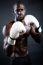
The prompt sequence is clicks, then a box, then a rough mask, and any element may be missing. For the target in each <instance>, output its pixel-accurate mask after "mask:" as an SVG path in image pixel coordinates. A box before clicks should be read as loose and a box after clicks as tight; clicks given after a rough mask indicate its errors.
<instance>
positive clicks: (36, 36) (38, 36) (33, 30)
mask: <svg viewBox="0 0 43 65" xmlns="http://www.w3.org/2000/svg"><path fill="white" fill-rule="evenodd" d="M39 29H40V31H39ZM30 34H31V36H32V38H33V39H34V40H35V41H36V42H37V43H40V42H41V28H40V27H39V28H35V27H34V26H31V30H30Z"/></svg>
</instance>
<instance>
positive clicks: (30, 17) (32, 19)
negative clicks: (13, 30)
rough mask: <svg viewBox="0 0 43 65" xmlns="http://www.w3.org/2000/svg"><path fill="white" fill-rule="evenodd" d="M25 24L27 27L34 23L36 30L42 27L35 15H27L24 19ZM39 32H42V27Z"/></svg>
mask: <svg viewBox="0 0 43 65" xmlns="http://www.w3.org/2000/svg"><path fill="white" fill-rule="evenodd" d="M24 22H25V24H26V25H30V23H34V26H35V27H36V28H39V26H40V25H39V22H38V20H37V19H36V17H34V16H33V15H26V16H25V18H24ZM38 31H39V32H42V29H41V27H40V28H39V30H38Z"/></svg>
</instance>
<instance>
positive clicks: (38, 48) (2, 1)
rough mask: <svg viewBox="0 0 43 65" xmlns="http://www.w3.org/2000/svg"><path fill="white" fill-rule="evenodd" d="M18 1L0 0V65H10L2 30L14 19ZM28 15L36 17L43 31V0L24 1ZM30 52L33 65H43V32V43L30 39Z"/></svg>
mask: <svg viewBox="0 0 43 65" xmlns="http://www.w3.org/2000/svg"><path fill="white" fill-rule="evenodd" d="M17 1H18V0H0V65H9V62H10V59H9V58H8V57H7V56H5V54H4V52H3V36H2V28H3V26H4V25H5V24H6V23H7V22H8V21H10V20H13V19H14V12H13V5H14V4H15V3H16V2H17ZM23 2H24V3H25V6H26V8H27V9H26V10H27V13H26V14H31V15H34V16H35V17H36V18H37V19H38V21H39V23H40V25H41V27H42V29H43V1H42V0H40V1H39V0H23ZM28 46H29V52H30V56H31V59H32V65H43V31H42V41H41V43H40V44H38V43H36V42H35V41H34V40H33V39H32V38H31V37H29V38H28Z"/></svg>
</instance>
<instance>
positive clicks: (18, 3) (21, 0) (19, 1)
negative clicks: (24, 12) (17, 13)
mask: <svg viewBox="0 0 43 65" xmlns="http://www.w3.org/2000/svg"><path fill="white" fill-rule="evenodd" d="M16 4H17V6H19V5H20V4H22V5H24V6H25V4H24V2H23V0H18V1H17V3H16Z"/></svg>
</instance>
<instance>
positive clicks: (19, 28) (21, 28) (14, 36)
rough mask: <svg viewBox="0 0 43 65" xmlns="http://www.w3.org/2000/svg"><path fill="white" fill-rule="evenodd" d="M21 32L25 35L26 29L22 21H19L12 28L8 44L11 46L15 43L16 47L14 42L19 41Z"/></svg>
mask: <svg viewBox="0 0 43 65" xmlns="http://www.w3.org/2000/svg"><path fill="white" fill-rule="evenodd" d="M20 32H21V33H22V32H23V33H25V32H26V28H25V26H24V25H23V24H22V23H21V22H20V21H17V22H15V23H14V24H13V25H12V27H11V29H10V34H9V38H8V43H9V44H13V43H14V45H15V42H16V40H14V39H17V38H18V37H19V35H20Z"/></svg>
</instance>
